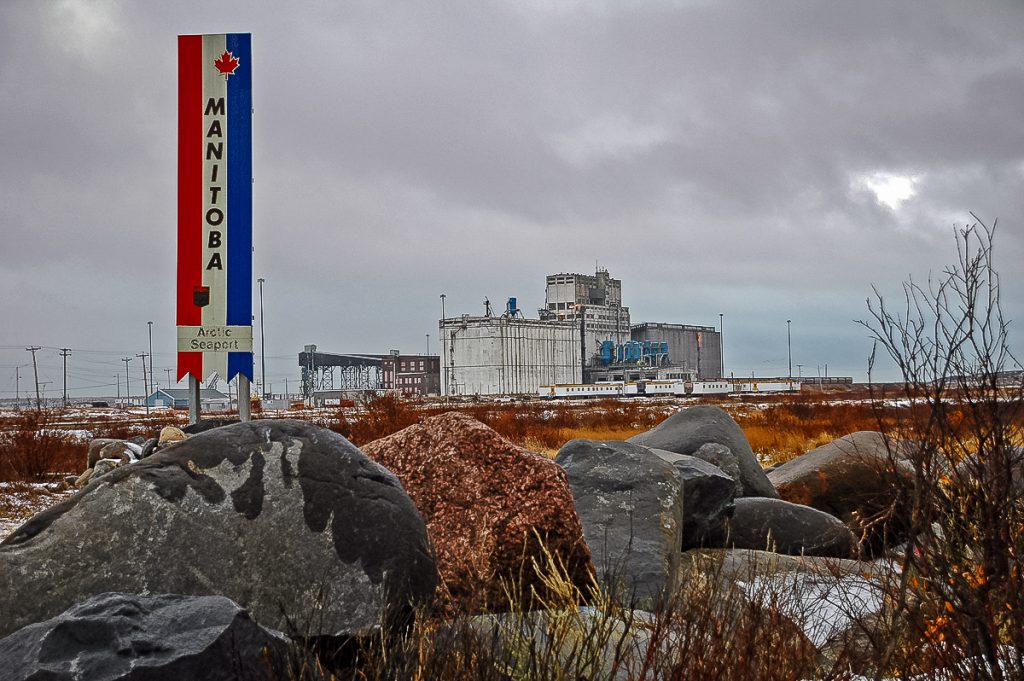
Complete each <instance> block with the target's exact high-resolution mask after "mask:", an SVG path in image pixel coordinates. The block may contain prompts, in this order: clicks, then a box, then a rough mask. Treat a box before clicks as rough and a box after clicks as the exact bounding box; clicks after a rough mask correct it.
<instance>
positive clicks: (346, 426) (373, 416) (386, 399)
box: [328, 393, 421, 446]
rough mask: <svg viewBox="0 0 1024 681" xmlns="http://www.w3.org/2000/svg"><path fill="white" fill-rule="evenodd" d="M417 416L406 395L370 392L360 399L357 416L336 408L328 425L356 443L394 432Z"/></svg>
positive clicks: (417, 413) (417, 412)
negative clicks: (404, 396)
mask: <svg viewBox="0 0 1024 681" xmlns="http://www.w3.org/2000/svg"><path fill="white" fill-rule="evenodd" d="M420 417H421V413H420V410H419V409H418V408H417V405H416V404H415V403H413V402H412V401H411V400H409V399H407V398H403V397H402V396H400V395H395V394H394V393H383V394H375V393H370V394H369V395H368V396H366V397H365V398H363V399H362V400H361V401H360V411H359V413H358V416H357V417H351V416H349V413H348V412H346V411H345V410H339V411H338V414H337V416H336V418H335V419H334V421H333V422H331V423H330V424H329V426H328V427H330V428H331V430H333V431H335V432H336V433H340V434H341V435H342V436H344V437H345V438H346V439H348V440H349V441H350V442H352V444H354V445H356V446H359V445H364V444H366V443H367V442H372V441H373V440H378V439H380V438H382V437H386V436H388V435H391V434H392V433H397V432H398V431H400V430H402V429H403V428H407V427H409V426H411V425H413V424H415V423H418V422H419V420H420Z"/></svg>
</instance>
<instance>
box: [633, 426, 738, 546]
mask: <svg viewBox="0 0 1024 681" xmlns="http://www.w3.org/2000/svg"><path fill="white" fill-rule="evenodd" d="M715 446H718V447H721V445H715ZM651 451H652V452H654V453H655V454H657V455H658V456H660V457H661V458H662V459H664V460H665V461H667V462H669V463H670V464H672V465H673V466H675V468H676V470H677V471H678V472H679V477H680V478H681V479H682V481H683V535H682V541H681V545H682V549H683V551H686V550H688V549H696V548H702V547H707V548H711V547H721V546H724V542H725V530H726V523H728V521H729V518H730V517H732V510H733V495H734V494H735V492H736V483H735V481H734V480H733V479H732V478H731V477H729V476H728V475H726V474H725V473H724V472H722V470H721V469H720V468H718V467H717V466H712V465H711V464H709V463H708V462H707V461H703V460H701V459H698V458H697V457H694V456H687V455H685V454H676V453H675V452H667V451H665V450H664V449H652V450H651Z"/></svg>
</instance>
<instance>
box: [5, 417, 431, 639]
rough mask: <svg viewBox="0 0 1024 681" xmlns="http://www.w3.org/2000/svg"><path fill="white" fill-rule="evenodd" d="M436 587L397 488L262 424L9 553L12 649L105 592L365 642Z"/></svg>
mask: <svg viewBox="0 0 1024 681" xmlns="http://www.w3.org/2000/svg"><path fill="white" fill-rule="evenodd" d="M436 583H437V571H436V567H435V565H434V561H433V558H432V557H431V552H430V547H429V544H428V541H427V535H426V528H425V526H424V524H423V520H422V519H421V517H420V515H419V512H418V511H417V510H416V508H415V506H413V504H412V502H411V501H410V499H409V497H408V496H406V494H405V492H404V490H403V489H402V486H401V484H400V483H399V481H398V478H396V477H395V476H394V475H393V474H392V473H391V472H389V471H388V470H387V469H385V468H383V467H382V466H380V465H378V464H376V463H374V462H373V461H370V460H369V459H368V458H367V457H366V456H365V455H364V454H363V453H362V452H360V451H359V450H358V449H356V448H355V447H354V446H352V445H351V444H350V443H349V442H348V440H346V439H345V438H343V437H341V436H340V435H337V434H336V433H333V432H331V431H329V430H326V429H323V428H318V427H316V426H313V425H311V424H309V423H305V422H302V421H253V422H250V423H238V424H234V425H231V426H226V427H224V428H219V429H215V430H211V431H208V432H205V433H202V434H199V435H195V436H193V437H191V438H189V439H187V440H184V441H182V442H178V443H176V444H173V445H168V446H167V447H166V448H164V449H162V450H160V451H159V452H157V453H156V454H154V455H152V456H150V457H148V458H146V459H144V460H143V461H140V462H139V463H136V464H133V465H131V466H124V467H122V468H118V469H116V470H113V471H111V472H109V473H107V474H106V475H104V476H102V477H100V478H97V479H93V480H91V481H90V482H89V484H88V485H87V486H86V488H85V489H83V490H82V491H81V492H79V493H78V494H77V495H75V496H74V497H72V498H71V499H69V500H68V501H66V502H64V503H62V504H60V505H58V506H55V507H54V508H52V509H50V510H48V511H45V512H43V513H41V514H39V515H37V516H35V517H34V518H32V519H31V520H29V521H28V522H27V523H26V524H25V525H23V526H21V527H20V528H19V529H18V530H16V531H15V532H14V533H13V534H12V535H11V536H10V537H8V538H7V539H6V540H5V541H4V542H3V543H0V636H3V635H6V634H8V633H10V632H12V631H14V630H16V629H18V628H20V627H22V626H25V625H26V624H30V623H32V622H38V621H41V620H43V619H46V618H47V617H52V616H54V615H56V614H57V613H60V612H62V611H64V610H65V609H67V608H68V607H70V606H72V605H74V604H75V603H79V602H81V601H83V600H85V599H87V598H89V597H90V596H93V595H95V594H99V593H104V592H108V591H130V592H135V593H179V594H187V595H222V596H226V597H228V598H230V599H232V600H233V601H235V602H237V603H239V604H240V605H241V606H242V607H244V608H246V609H247V610H248V611H249V612H251V613H252V615H253V617H255V618H256V619H257V620H258V621H259V622H260V623H262V624H264V625H267V626H270V627H272V628H274V629H278V630H282V631H285V632H287V633H289V634H299V635H305V636H315V635H343V634H352V633H358V632H363V631H367V630H370V629H372V628H375V627H376V626H378V625H380V624H381V623H382V622H384V621H386V620H387V619H388V618H389V617H391V616H397V615H399V614H401V613H402V612H404V611H405V610H406V609H407V608H408V607H409V606H410V605H412V604H414V603H417V602H422V601H425V600H427V599H429V598H430V597H431V595H432V594H433V591H434V588H435V586H436Z"/></svg>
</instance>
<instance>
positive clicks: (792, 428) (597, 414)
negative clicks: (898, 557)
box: [325, 395, 879, 464]
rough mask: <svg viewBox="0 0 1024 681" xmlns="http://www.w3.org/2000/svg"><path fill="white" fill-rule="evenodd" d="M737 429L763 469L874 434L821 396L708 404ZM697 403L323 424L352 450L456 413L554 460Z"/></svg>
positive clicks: (419, 412) (844, 406)
mask: <svg viewBox="0 0 1024 681" xmlns="http://www.w3.org/2000/svg"><path fill="white" fill-rule="evenodd" d="M708 401H711V402H714V403H716V404H719V405H720V406H721V407H722V408H724V409H725V410H726V411H728V412H729V413H730V414H731V415H732V416H733V418H735V419H736V421H737V422H738V423H739V425H740V427H741V428H742V429H743V431H744V432H745V433H746V435H747V438H748V439H749V440H750V444H751V447H752V448H753V449H754V451H755V452H758V453H759V454H760V455H761V458H762V463H765V464H772V463H780V462H782V461H787V460H789V459H791V458H793V457H795V456H799V455H801V454H803V453H805V452H808V451H810V450H811V449H814V448H815V447H818V446H820V445H823V444H825V443H827V442H830V441H832V440H834V439H835V438H838V437H841V436H843V435H847V434H849V433H852V432H856V431H858V430H877V429H878V427H879V415H878V414H877V413H876V412H875V411H874V410H873V408H872V406H871V405H870V404H868V403H867V402H862V401H859V400H856V401H842V402H832V401H830V400H829V397H828V396H821V395H813V396H808V395H790V396H775V397H774V398H773V399H772V401H766V400H763V399H762V400H759V401H758V402H744V401H738V400H734V399H730V400H725V401H722V400H717V401H716V400H708ZM694 404H698V402H696V401H689V400H688V401H686V402H685V403H684V402H679V401H671V400H668V401H646V400H613V399H607V400H594V401H592V402H585V403H578V402H577V403H561V402H554V403H553V402H527V403H483V404H472V405H457V406H451V407H444V406H437V405H425V404H422V403H419V402H416V401H412V400H407V399H402V398H399V397H396V396H394V395H384V396H381V397H375V398H371V399H369V400H366V401H364V402H363V403H362V404H361V405H360V407H359V408H357V409H356V410H341V411H339V412H338V413H337V414H336V415H335V418H334V419H331V420H329V421H327V422H326V423H325V425H327V426H329V427H330V428H332V429H333V430H335V431H337V432H339V433H341V434H342V435H344V436H345V437H347V438H348V439H349V440H351V441H352V442H353V443H354V444H356V445H361V444H365V443H367V442H370V441H372V440H376V439H378V438H381V437H384V436H386V435H390V434H391V433H394V432H397V431H399V430H401V429H402V428H405V427H407V426H410V425H412V424H414V423H418V422H419V421H420V420H421V419H423V418H426V417H428V416H432V415H434V414H440V413H443V412H445V411H460V412H463V413H466V414H469V415H470V416H472V417H473V418H475V419H477V420H478V421H481V422H483V423H485V424H487V425H488V426H490V427H491V428H493V429H494V430H496V431H497V432H498V433H500V434H501V435H502V436H503V437H505V438H507V439H509V440H511V441H512V442H514V443H516V444H518V445H521V446H523V447H525V448H527V449H530V450H532V451H537V452H541V453H543V454H547V455H548V456H554V454H555V453H556V452H557V451H558V449H559V448H561V446H562V445H563V444H565V443H566V442H568V441H569V440H572V439H573V438H588V439H592V440H624V439H626V438H629V437H632V436H633V435H636V434H638V433H642V432H644V431H646V430H650V429H651V428H653V427H655V426H656V425H658V424H659V423H661V422H662V421H663V420H665V419H666V418H668V417H669V416H670V415H672V414H673V413H675V412H676V411H677V410H679V409H682V408H685V407H687V406H693V405H694Z"/></svg>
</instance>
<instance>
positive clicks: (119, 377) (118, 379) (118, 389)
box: [114, 374, 121, 407]
mask: <svg viewBox="0 0 1024 681" xmlns="http://www.w3.org/2000/svg"><path fill="white" fill-rule="evenodd" d="M114 378H116V379H117V402H114V406H115V407H116V406H117V403H118V402H120V401H121V374H114Z"/></svg>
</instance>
